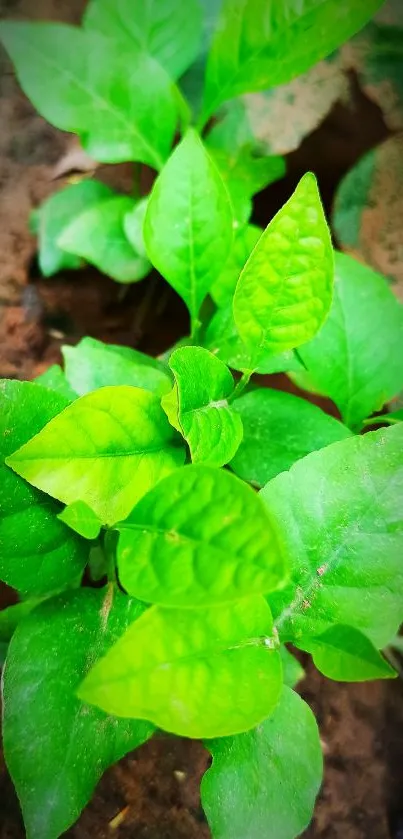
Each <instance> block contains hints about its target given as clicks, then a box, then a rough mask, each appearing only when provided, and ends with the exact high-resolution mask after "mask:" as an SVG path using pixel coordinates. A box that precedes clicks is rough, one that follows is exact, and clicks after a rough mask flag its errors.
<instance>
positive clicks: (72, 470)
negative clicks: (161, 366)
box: [7, 386, 184, 524]
mask: <svg viewBox="0 0 403 839" xmlns="http://www.w3.org/2000/svg"><path fill="white" fill-rule="evenodd" d="M174 442H175V441H174V432H173V430H172V428H171V426H170V425H169V423H168V420H167V418H166V416H165V414H164V412H163V410H162V408H161V406H160V403H159V399H158V397H156V396H154V395H153V394H152V393H150V392H149V391H147V390H141V389H140V388H137V387H125V386H121V387H103V388H101V389H100V390H96V391H94V392H93V393H88V394H87V395H86V396H82V397H81V398H80V399H77V400H76V401H75V402H73V403H72V404H71V405H69V406H68V407H67V408H66V409H65V410H64V411H62V413H61V414H59V415H58V416H57V417H55V418H54V419H53V420H51V421H50V422H49V423H48V425H46V426H45V428H44V429H43V430H42V431H40V433H39V434H37V435H36V437H33V438H32V439H31V440H29V441H28V442H27V443H26V444H25V445H24V446H22V448H20V449H18V451H16V452H15V453H14V454H13V455H11V457H8V458H7V463H8V465H9V466H11V467H12V469H14V471H15V472H17V474H18V475H21V476H22V477H24V478H25V479H26V480H28V481H29V482H30V483H32V484H33V485H34V486H36V487H38V489H42V490H43V491H44V492H47V493H48V494H49V495H52V496H53V497H54V498H58V499H59V501H62V502H63V503H64V504H71V503H72V502H73V501H85V502H86V504H88V506H89V507H90V508H91V509H92V510H93V511H94V512H95V513H96V514H97V516H98V517H99V518H100V519H101V521H102V522H103V523H104V524H113V523H114V522H116V521H119V520H121V519H124V518H126V516H127V515H128V513H129V512H130V510H131V509H132V507H133V505H134V504H135V503H136V501H138V499H139V498H141V496H142V495H144V493H146V492H147V491H148V490H149V489H151V487H152V486H154V485H155V484H156V483H157V482H158V481H159V480H161V478H163V477H165V475H168V474H169V473H170V472H172V471H173V470H174V469H175V468H176V467H178V466H180V465H181V463H183V460H184V450H183V449H182V448H180V447H178V446H177V447H175V445H174Z"/></svg>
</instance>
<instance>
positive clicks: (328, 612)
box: [261, 424, 403, 647]
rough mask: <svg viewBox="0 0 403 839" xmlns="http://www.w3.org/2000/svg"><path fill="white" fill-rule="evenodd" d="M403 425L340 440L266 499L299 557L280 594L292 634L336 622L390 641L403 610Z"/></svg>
mask: <svg viewBox="0 0 403 839" xmlns="http://www.w3.org/2000/svg"><path fill="white" fill-rule="evenodd" d="M402 445H403V426H402V425H400V424H398V425H394V426H391V427H390V428H386V429H384V428H382V429H381V430H380V431H373V432H370V433H368V434H365V435H364V436H363V437H351V438H350V439H348V440H343V441H341V442H339V443H333V445H331V446H328V447H327V448H326V449H322V450H321V451H319V452H314V453H313V454H310V455H308V456H307V457H305V458H304V459H303V460H299V461H298V463H296V464H295V465H294V466H293V467H292V468H291V469H290V471H289V472H283V473H282V474H281V475H278V476H277V478H274V480H273V481H270V483H268V484H267V485H266V487H265V488H264V489H263V490H262V492H261V496H262V498H263V500H264V501H265V502H266V504H267V507H268V509H269V511H270V512H271V514H272V515H274V516H275V517H276V518H277V521H278V524H279V527H280V528H281V532H282V535H283V537H284V540H285V546H286V551H287V553H288V556H289V557H290V558H291V583H290V584H289V585H288V586H287V587H286V588H284V589H283V590H282V591H281V592H278V593H275V594H274V595H271V596H270V602H271V605H272V608H273V612H274V615H275V619H276V625H277V628H278V630H279V632H280V634H281V638H282V639H283V640H287V639H289V640H292V639H296V641H297V642H299V640H300V639H301V638H303V639H305V638H306V637H307V636H317V635H320V634H321V633H323V632H324V631H325V630H326V629H328V628H329V627H331V626H332V625H334V624H347V625H350V626H353V627H354V628H355V629H359V630H360V631H361V632H363V633H364V634H365V635H368V637H369V638H370V639H371V640H372V641H373V642H374V643H375V645H376V646H377V647H382V646H384V645H385V644H387V643H388V641H389V639H390V638H391V637H392V636H393V635H394V634H395V632H396V630H397V627H398V626H399V625H400V623H401V620H402V616H403V566H402V535H403V521H402V510H401V495H402V491H403V463H402Z"/></svg>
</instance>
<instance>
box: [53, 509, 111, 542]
mask: <svg viewBox="0 0 403 839" xmlns="http://www.w3.org/2000/svg"><path fill="white" fill-rule="evenodd" d="M58 518H59V519H60V521H63V522H64V523H65V524H67V526H68V527H70V528H71V529H72V530H75V532H76V533H79V534H80V536H83V537H84V539H96V538H97V536H99V534H100V531H101V522H100V520H99V518H98V516H96V515H95V513H94V512H93V510H91V508H90V507H89V506H88V504H85V503H84V501H73V503H72V504H68V505H67V507H65V508H64V510H62V512H61V513H59V516H58Z"/></svg>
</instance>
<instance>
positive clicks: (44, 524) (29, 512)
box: [0, 381, 88, 597]
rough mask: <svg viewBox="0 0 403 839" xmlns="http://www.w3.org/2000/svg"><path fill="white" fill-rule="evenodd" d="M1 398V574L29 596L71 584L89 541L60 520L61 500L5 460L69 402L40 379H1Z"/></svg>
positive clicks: (75, 581)
mask: <svg viewBox="0 0 403 839" xmlns="http://www.w3.org/2000/svg"><path fill="white" fill-rule="evenodd" d="M0 404H1V410H0V483H1V498H0V579H2V580H4V581H5V582H6V583H8V585H10V586H13V587H14V588H16V589H17V590H18V591H19V592H21V594H23V595H28V596H31V597H32V596H41V595H46V594H49V593H52V592H54V591H60V590H62V589H64V588H70V587H71V586H75V585H77V584H78V582H79V580H80V577H81V574H82V572H83V569H84V566H85V564H86V561H87V555H88V547H87V546H86V545H85V543H84V542H83V540H82V539H79V538H78V537H77V536H76V535H75V534H73V533H72V532H71V530H69V529H68V528H67V527H66V526H65V525H64V524H62V522H60V521H59V520H58V518H57V514H58V513H59V512H60V506H59V505H58V504H56V503H55V502H54V501H52V500H51V499H50V498H48V497H47V496H46V495H43V494H42V493H41V492H38V491H37V490H36V489H33V488H32V487H30V486H29V485H28V484H27V483H25V481H23V480H22V478H20V477H19V476H18V475H16V474H14V472H12V471H11V469H9V468H8V467H7V466H5V463H4V461H5V459H6V458H7V457H8V456H9V455H10V454H11V453H12V452H13V451H15V449H17V448H18V447H19V446H22V445H23V444H24V443H26V442H27V441H28V440H29V439H30V437H32V435H33V434H36V433H38V432H39V431H40V430H41V429H42V428H43V427H44V426H45V425H46V423H47V422H49V421H50V420H51V419H52V418H53V417H55V416H56V415H57V414H59V413H60V411H62V410H63V408H64V407H65V406H66V405H67V404H68V403H67V401H66V400H65V399H64V398H63V397H62V396H60V395H59V394H56V393H53V392H52V391H50V390H46V389H45V388H42V387H40V386H39V385H36V384H31V383H30V382H16V381H2V382H1V383H0Z"/></svg>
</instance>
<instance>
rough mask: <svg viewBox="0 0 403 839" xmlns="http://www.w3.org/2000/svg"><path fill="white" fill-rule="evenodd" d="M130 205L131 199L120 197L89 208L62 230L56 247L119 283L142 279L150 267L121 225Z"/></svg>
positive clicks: (132, 204)
mask: <svg viewBox="0 0 403 839" xmlns="http://www.w3.org/2000/svg"><path fill="white" fill-rule="evenodd" d="M134 204H135V202H134V201H133V199H132V198H129V197H128V196H125V195H120V196H117V197H114V198H109V199H108V200H106V201H102V203H101V204H97V205H96V206H94V207H90V208H89V209H88V210H85V211H84V212H83V213H81V214H80V215H79V216H78V218H76V219H75V220H74V221H72V222H71V224H69V225H68V226H67V227H66V228H65V230H64V231H63V233H62V234H61V236H59V238H58V240H57V244H58V245H59V247H60V248H61V249H62V250H63V251H67V252H68V253H73V254H79V255H80V256H82V258H83V259H86V260H87V262H90V263H91V264H92V265H95V266H96V267H97V268H99V270H100V271H102V272H103V273H104V274H107V275H109V276H110V277H112V278H113V279H114V280H117V281H118V282H119V283H133V282H136V280H142V279H143V277H145V276H146V275H147V274H149V273H150V271H151V265H150V263H149V261H148V259H146V258H145V257H144V256H140V254H138V253H136V251H135V250H133V247H132V245H131V244H130V242H129V240H128V239H127V237H126V234H125V231H124V226H123V223H124V219H125V216H126V214H127V213H128V212H130V211H131V210H132V209H133V207H134Z"/></svg>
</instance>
